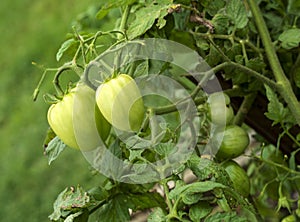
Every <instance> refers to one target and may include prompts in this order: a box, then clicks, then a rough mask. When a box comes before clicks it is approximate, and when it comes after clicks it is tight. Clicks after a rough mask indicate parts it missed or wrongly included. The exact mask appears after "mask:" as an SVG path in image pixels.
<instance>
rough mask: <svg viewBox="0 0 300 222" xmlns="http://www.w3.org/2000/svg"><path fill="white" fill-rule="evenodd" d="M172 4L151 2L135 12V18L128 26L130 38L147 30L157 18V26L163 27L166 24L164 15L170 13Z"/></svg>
mask: <svg viewBox="0 0 300 222" xmlns="http://www.w3.org/2000/svg"><path fill="white" fill-rule="evenodd" d="M170 6H171V1H170V4H165V5H160V4H150V5H147V6H145V7H143V8H140V9H139V10H138V11H137V12H136V13H135V19H134V20H133V22H132V23H131V24H129V27H128V32H127V35H128V38H129V39H134V38H136V37H138V36H140V35H142V34H144V33H145V32H147V31H148V30H149V29H150V28H151V27H152V26H153V24H154V23H155V21H156V19H157V26H158V28H159V29H161V28H163V27H164V26H165V24H166V21H165V20H164V17H165V16H166V15H167V14H168V8H170Z"/></svg>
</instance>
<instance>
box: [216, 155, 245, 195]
mask: <svg viewBox="0 0 300 222" xmlns="http://www.w3.org/2000/svg"><path fill="white" fill-rule="evenodd" d="M222 166H223V167H224V168H225V171H226V172H227V174H228V175H229V178H230V179H231V181H232V183H233V188H234V189H235V190H236V191H238V192H239V193H240V194H241V195H243V196H244V197H247V196H249V193H250V181H249V178H248V176H247V174H246V172H245V170H244V169H243V168H242V167H240V165H239V164H237V163H236V162H235V161H233V160H229V161H227V162H225V163H223V164H222Z"/></svg>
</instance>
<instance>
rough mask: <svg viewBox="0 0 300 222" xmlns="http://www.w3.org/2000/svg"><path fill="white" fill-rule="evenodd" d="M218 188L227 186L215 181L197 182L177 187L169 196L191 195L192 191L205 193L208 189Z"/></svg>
mask: <svg viewBox="0 0 300 222" xmlns="http://www.w3.org/2000/svg"><path fill="white" fill-rule="evenodd" d="M216 188H226V186H225V185H223V184H220V183H217V182H214V181H202V182H195V183H192V184H188V185H184V186H180V187H175V188H174V189H173V190H172V191H171V192H170V195H169V198H170V199H176V198H178V197H179V196H184V195H190V194H192V193H194V194H195V193H204V192H207V191H211V190H214V189H216Z"/></svg>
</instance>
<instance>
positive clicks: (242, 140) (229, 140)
mask: <svg viewBox="0 0 300 222" xmlns="http://www.w3.org/2000/svg"><path fill="white" fill-rule="evenodd" d="M222 136H223V138H222ZM212 139H213V143H214V144H220V141H221V145H220V147H219V149H218V152H217V154H216V157H217V159H218V160H225V159H233V158H235V157H238V156H240V155H241V154H242V153H243V152H244V151H245V149H246V148H247V147H248V145H249V136H248V134H247V132H246V131H245V130H244V129H243V128H242V127H240V126H236V125H230V126H227V127H226V128H225V130H224V134H223V133H222V132H217V133H216V134H215V135H214V136H213V138H212Z"/></svg>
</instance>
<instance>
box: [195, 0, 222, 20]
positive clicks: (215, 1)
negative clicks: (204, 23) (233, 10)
mask: <svg viewBox="0 0 300 222" xmlns="http://www.w3.org/2000/svg"><path fill="white" fill-rule="evenodd" d="M200 4H201V5H202V6H203V7H204V8H205V10H206V11H207V13H208V14H210V15H211V16H214V15H215V14H216V13H217V12H218V11H219V10H220V9H222V8H223V7H224V6H225V4H226V1H224V0H201V1H200Z"/></svg>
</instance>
